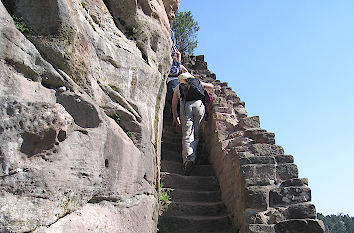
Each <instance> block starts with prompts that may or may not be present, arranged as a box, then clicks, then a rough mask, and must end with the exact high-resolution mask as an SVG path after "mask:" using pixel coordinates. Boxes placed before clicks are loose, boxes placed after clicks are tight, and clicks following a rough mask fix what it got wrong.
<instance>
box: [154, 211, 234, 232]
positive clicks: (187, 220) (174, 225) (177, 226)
mask: <svg viewBox="0 0 354 233" xmlns="http://www.w3.org/2000/svg"><path fill="white" fill-rule="evenodd" d="M230 225H231V224H230V219H229V216H228V215H223V216H211V217H210V216H209V217H204V216H185V217H182V216H163V217H162V218H161V221H160V223H159V229H164V231H162V232H168V233H196V232H200V233H209V232H215V233H222V232H229V230H230Z"/></svg>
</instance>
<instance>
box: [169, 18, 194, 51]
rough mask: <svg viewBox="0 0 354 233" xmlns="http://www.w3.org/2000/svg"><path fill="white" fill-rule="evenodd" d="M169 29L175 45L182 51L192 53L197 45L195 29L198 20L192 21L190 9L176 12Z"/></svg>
mask: <svg viewBox="0 0 354 233" xmlns="http://www.w3.org/2000/svg"><path fill="white" fill-rule="evenodd" d="M171 30H172V32H173V34H174V37H175V40H176V41H175V42H176V47H177V48H178V50H179V51H180V52H181V53H182V52H187V53H189V54H193V51H194V49H195V48H196V47H197V45H198V40H197V34H196V33H197V31H199V26H198V22H196V21H194V19H193V16H192V13H191V12H190V11H186V12H177V14H176V18H175V19H174V21H173V24H172V27H171Z"/></svg>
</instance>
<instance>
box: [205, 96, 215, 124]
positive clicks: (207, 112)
mask: <svg viewBox="0 0 354 233" xmlns="http://www.w3.org/2000/svg"><path fill="white" fill-rule="evenodd" d="M204 105H205V117H204V119H205V121H208V120H209V118H210V113H211V110H212V107H213V97H212V96H211V95H210V94H209V92H207V91H206V90H205V101H204Z"/></svg>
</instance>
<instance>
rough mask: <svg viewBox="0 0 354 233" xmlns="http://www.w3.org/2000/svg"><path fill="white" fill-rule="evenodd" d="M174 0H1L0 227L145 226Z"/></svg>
mask: <svg viewBox="0 0 354 233" xmlns="http://www.w3.org/2000/svg"><path fill="white" fill-rule="evenodd" d="M179 3H180V0H165V1H163V0H152V1H151V0H150V1H148V0H142V1H126V0H118V1H110V0H105V1H102V0H98V1H97V0H95V1H93V0H85V1H81V0H80V1H78V0H72V1H64V0H50V1H47V0H38V1H35V2H34V1H25V0H14V1H12V0H2V1H1V2H0V25H1V26H0V71H1V72H0V119H1V121H0V141H1V143H0V162H1V165H2V167H1V169H0V176H1V180H0V204H1V207H2V208H1V211H0V231H1V232H33V231H34V232H64V231H66V229H71V232H83V231H86V232H88V231H91V230H93V229H95V230H97V229H98V230H97V231H98V232H126V230H128V231H129V232H155V231H156V223H157V192H156V190H157V188H158V186H159V158H160V143H161V140H160V138H161V132H162V108H163V105H164V95H165V89H166V87H165V86H166V85H165V77H166V75H167V73H168V71H169V66H170V63H171V57H170V52H171V39H170V31H169V30H170V23H171V21H172V20H173V18H174V14H175V12H176V10H177V8H178V5H179ZM14 20H15V21H14ZM16 24H17V25H22V29H27V32H24V33H21V31H19V30H18V29H17V28H16V26H15V25H16Z"/></svg>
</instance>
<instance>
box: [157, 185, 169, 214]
mask: <svg viewBox="0 0 354 233" xmlns="http://www.w3.org/2000/svg"><path fill="white" fill-rule="evenodd" d="M159 203H160V215H161V214H162V213H163V212H165V211H166V210H167V209H168V206H169V204H170V203H171V197H170V195H168V190H167V189H166V188H164V187H163V183H160V190H159Z"/></svg>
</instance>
